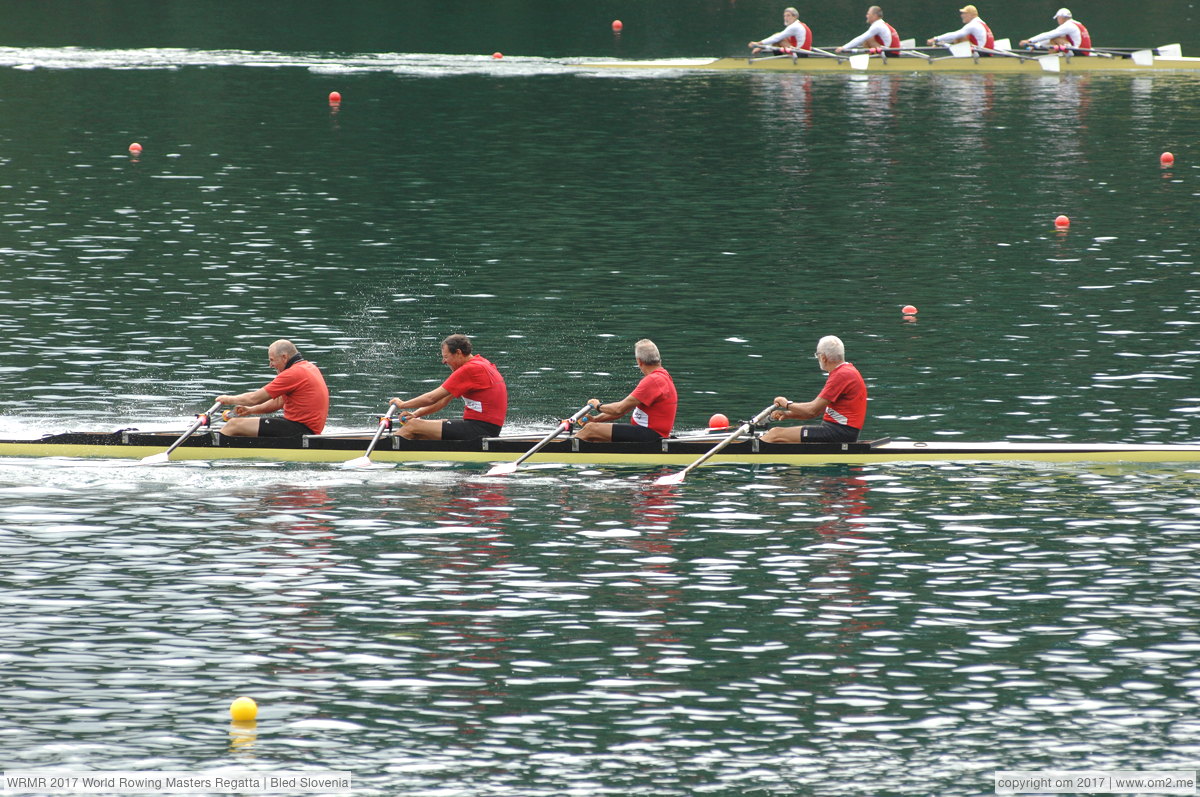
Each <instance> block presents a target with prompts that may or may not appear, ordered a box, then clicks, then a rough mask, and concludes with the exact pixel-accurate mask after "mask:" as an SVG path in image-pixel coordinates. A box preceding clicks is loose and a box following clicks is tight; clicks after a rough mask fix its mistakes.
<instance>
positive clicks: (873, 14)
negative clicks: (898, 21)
mask: <svg viewBox="0 0 1200 797" xmlns="http://www.w3.org/2000/svg"><path fill="white" fill-rule="evenodd" d="M881 19H883V9H882V8H880V7H879V6H871V7H870V8H868V9H867V22H878V21H879V20H881Z"/></svg>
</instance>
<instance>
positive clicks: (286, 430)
mask: <svg viewBox="0 0 1200 797" xmlns="http://www.w3.org/2000/svg"><path fill="white" fill-rule="evenodd" d="M312 433H313V430H312V429H309V428H308V427H307V426H305V425H304V424H302V423H300V422H298V421H289V420H288V419H287V418H280V417H278V416H275V417H271V418H259V419H258V436H259V437H300V436H301V435H306V434H312Z"/></svg>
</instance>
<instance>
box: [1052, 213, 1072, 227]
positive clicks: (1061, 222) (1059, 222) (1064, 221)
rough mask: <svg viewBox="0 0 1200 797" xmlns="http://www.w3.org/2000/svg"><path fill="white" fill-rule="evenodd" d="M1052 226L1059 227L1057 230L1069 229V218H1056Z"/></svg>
mask: <svg viewBox="0 0 1200 797" xmlns="http://www.w3.org/2000/svg"><path fill="white" fill-rule="evenodd" d="M1054 226H1055V227H1059V228H1063V227H1070V226H1071V220H1070V219H1069V218H1067V217H1066V216H1059V217H1058V218H1056V219H1055V220H1054Z"/></svg>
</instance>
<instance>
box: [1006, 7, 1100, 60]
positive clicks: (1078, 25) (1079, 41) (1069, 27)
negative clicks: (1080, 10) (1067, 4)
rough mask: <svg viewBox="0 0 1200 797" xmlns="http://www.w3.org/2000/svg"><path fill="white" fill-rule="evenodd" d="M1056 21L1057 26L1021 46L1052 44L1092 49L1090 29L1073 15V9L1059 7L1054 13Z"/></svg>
mask: <svg viewBox="0 0 1200 797" xmlns="http://www.w3.org/2000/svg"><path fill="white" fill-rule="evenodd" d="M1054 21H1055V22H1057V23H1058V27H1057V28H1055V29H1054V30H1048V31H1046V32H1045V33H1039V34H1038V35H1036V36H1033V37H1031V38H1028V39H1025V40H1023V41H1022V42H1021V46H1022V47H1024V46H1026V45H1033V46H1034V47H1045V46H1047V45H1050V46H1064V47H1074V48H1078V49H1081V50H1090V49H1092V37H1091V35H1090V34H1089V33H1088V29H1087V28H1085V27H1084V26H1083V23H1082V22H1080V21H1079V20H1077V19H1073V18H1072V17H1071V9H1069V8H1060V9H1058V11H1056V12H1055V14H1054Z"/></svg>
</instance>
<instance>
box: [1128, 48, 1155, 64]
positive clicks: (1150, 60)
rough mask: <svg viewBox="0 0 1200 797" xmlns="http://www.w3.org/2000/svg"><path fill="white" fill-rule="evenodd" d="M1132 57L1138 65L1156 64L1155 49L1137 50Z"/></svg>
mask: <svg viewBox="0 0 1200 797" xmlns="http://www.w3.org/2000/svg"><path fill="white" fill-rule="evenodd" d="M1130 58H1132V59H1133V63H1134V64H1136V65H1137V66H1154V51H1153V50H1135V51H1134V52H1133V53H1132V54H1131V55H1130Z"/></svg>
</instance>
